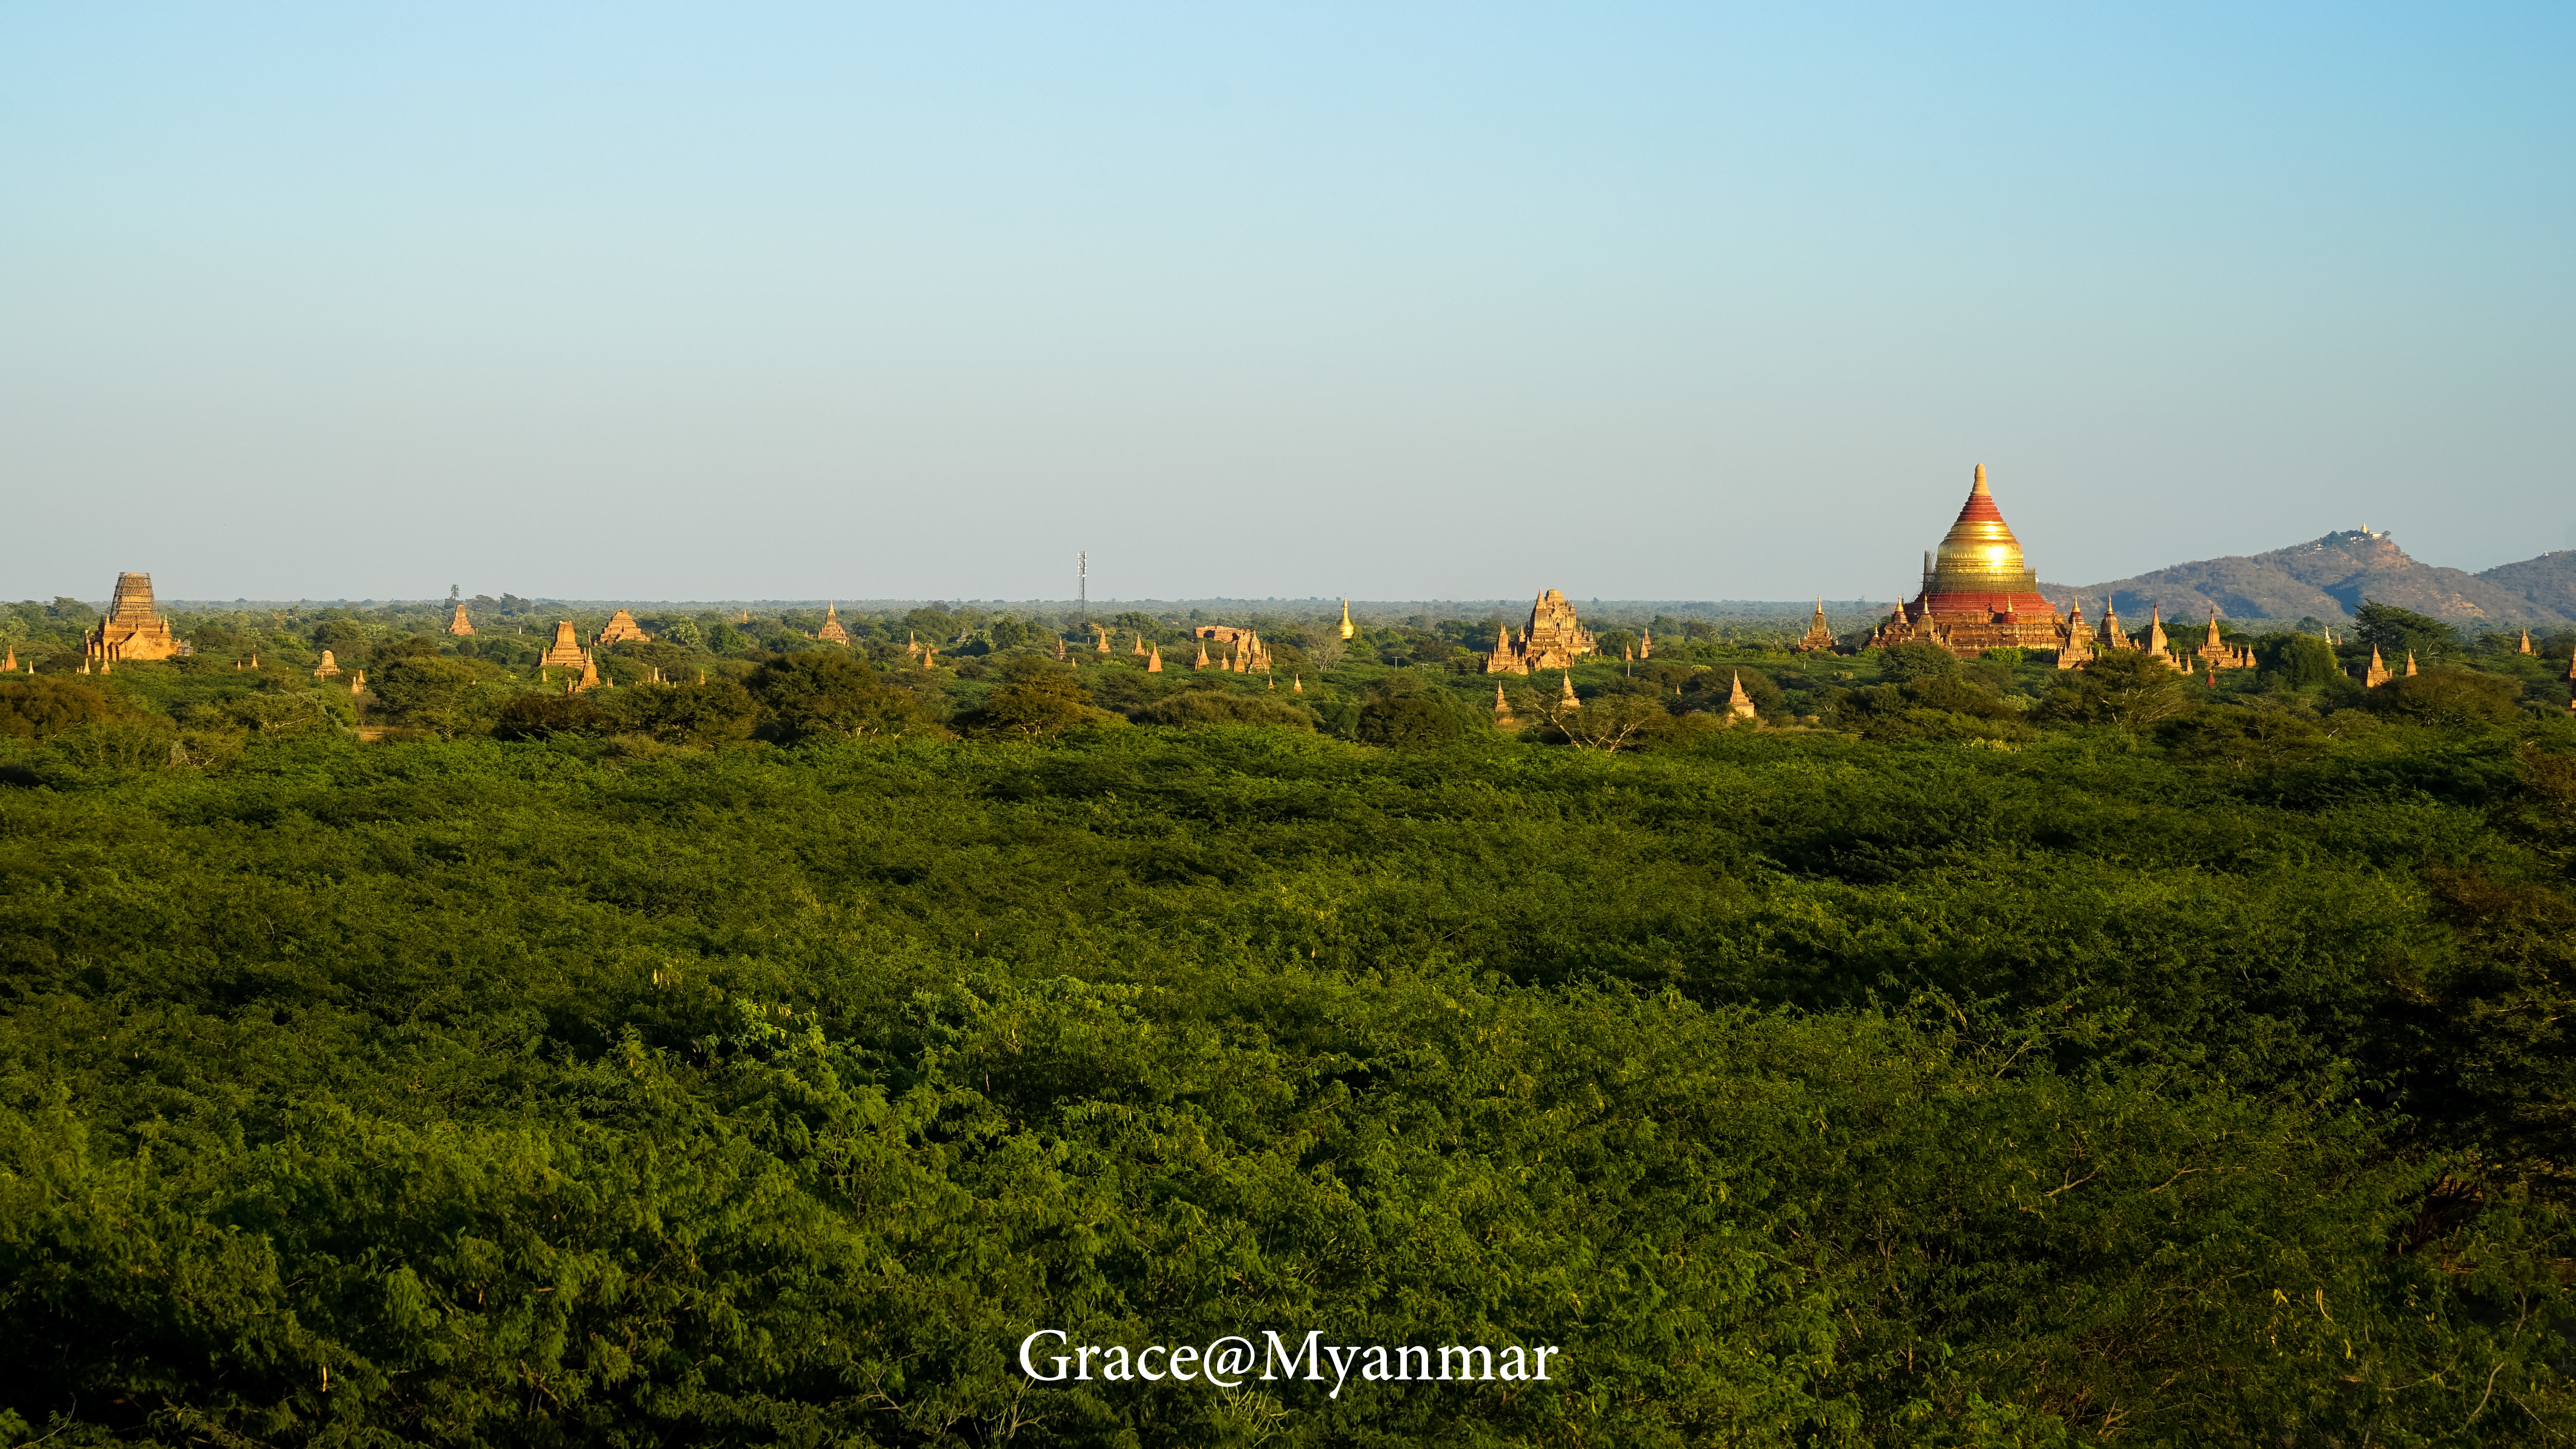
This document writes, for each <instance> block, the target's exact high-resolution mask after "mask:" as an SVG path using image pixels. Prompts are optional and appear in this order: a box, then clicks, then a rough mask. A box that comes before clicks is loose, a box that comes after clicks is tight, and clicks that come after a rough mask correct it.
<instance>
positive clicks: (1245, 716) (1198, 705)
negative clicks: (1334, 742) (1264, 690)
mask: <svg viewBox="0 0 2576 1449" xmlns="http://www.w3.org/2000/svg"><path fill="white" fill-rule="evenodd" d="M1135 719H1136V722H1137V723H1138V724H1156V725H1209V724H1252V725H1274V726H1277V727H1280V728H1282V729H1292V730H1311V729H1313V728H1314V727H1315V712H1314V711H1313V710H1311V709H1308V708H1307V707H1306V706H1304V705H1302V704H1294V703H1291V702H1289V701H1288V700H1284V699H1279V698H1275V697H1273V696H1271V695H1269V694H1243V693H1238V692H1237V691H1234V690H1231V689H1227V688H1224V687H1223V686H1219V687H1217V688H1214V689H1184V690H1180V691H1178V692H1177V693H1173V694H1167V695H1165V696H1163V697H1162V698H1161V699H1159V700H1156V701H1154V702H1153V703H1152V704H1149V705H1146V706H1145V707H1144V708H1143V709H1141V710H1139V711H1137V713H1136V715H1135Z"/></svg>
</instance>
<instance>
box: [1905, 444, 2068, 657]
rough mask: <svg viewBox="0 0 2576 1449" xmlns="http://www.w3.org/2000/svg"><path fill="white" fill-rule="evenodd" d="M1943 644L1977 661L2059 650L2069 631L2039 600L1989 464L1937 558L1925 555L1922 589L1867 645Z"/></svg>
mask: <svg viewBox="0 0 2576 1449" xmlns="http://www.w3.org/2000/svg"><path fill="white" fill-rule="evenodd" d="M1909 641H1912V642H1919V643H1925V644H1938V645H1940V646H1941V647H1943V648H1945V649H1947V650H1949V651H1950V652H1951V653H1953V654H1959V655H1964V656H1968V657H1974V656H1975V655H1976V654H1977V653H1979V652H1980V651H1982V650H1986V649H1998V648H2013V649H2055V648H2057V647H2059V646H2060V645H2062V644H2064V643H2065V642H2066V626H2065V624H2064V623H2063V622H2062V621H2060V620H2059V619H2058V617H2057V612H2056V610H2054V609H2052V608H2050V607H2049V603H2048V600H2047V599H2045V598H2043V597H2041V596H2040V592H2039V576H2038V575H2037V574H2036V573H2034V572H2033V571H2032V570H2031V567H2030V562H2029V560H2027V559H2025V558H2024V557H2022V552H2021V540H2019V539H2017V538H2014V537H2013V531H2012V527H2011V525H2009V524H2007V523H2005V522H2004V515H2003V511H2002V510H2001V509H1998V508H1997V507H1995V497H1994V495H1993V494H1992V493H1989V492H1987V491H1986V465H1985V464H1983V463H1980V464H1978V465H1977V481H1976V485H1975V486H1974V487H1972V488H1970V489H1969V490H1968V502H1967V505H1966V506H1965V507H1963V508H1961V509H1960V510H1959V521H1958V522H1956V523H1953V524H1951V525H1950V532H1949V533H1948V534H1947V535H1946V536H1944V537H1943V538H1942V540H1941V547H1940V549H1939V550H1938V551H1937V552H1935V553H1928V554H1925V555H1924V556H1923V589H1922V592H1921V593H1919V594H1917V595H1915V598H1914V601H1913V602H1912V603H1910V604H1907V605H1905V607H1904V608H1903V609H1902V610H1901V611H1900V612H1898V613H1895V614H1891V615H1889V616H1888V620H1887V622H1886V623H1884V624H1881V625H1880V626H1879V628H1878V632H1877V633H1876V634H1873V635H1871V636H1870V641H1869V642H1870V643H1871V644H1874V645H1879V646H1882V647H1883V646H1886V645H1889V644H1903V643H1907V642H1909Z"/></svg>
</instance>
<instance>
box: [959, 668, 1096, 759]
mask: <svg viewBox="0 0 2576 1449" xmlns="http://www.w3.org/2000/svg"><path fill="white" fill-rule="evenodd" d="M1111 721H1117V722H1119V723H1122V724H1123V723H1125V720H1124V718H1123V717H1122V716H1119V715H1115V714H1112V713H1110V712H1109V711H1107V710H1105V709H1095V708H1093V707H1092V704H1091V694H1090V692H1089V691H1087V690H1085V689H1084V688H1083V687H1082V681H1081V680H1079V679H1077V678H1075V677H1074V673H1073V671H1072V670H1071V669H1068V668H1066V667H1065V666H1064V665H1061V664H1058V663H1056V662H1055V661H1054V660H1052V659H1047V658H1044V657H1042V656H1039V655H1034V654H1022V655H1019V656H1017V657H1015V658H1013V659H1011V660H1010V661H1009V662H1007V663H1005V664H1004V665H1003V666H1002V682H1001V683H1000V684H999V685H996V686H995V687H994V689H993V692H992V693H990V694H987V695H985V696H984V702H983V704H982V705H980V706H979V707H977V708H976V709H975V710H974V711H972V712H971V713H969V714H967V715H966V716H965V717H964V718H963V719H961V720H960V721H959V722H960V723H961V724H963V725H965V726H966V727H967V728H968V729H969V730H972V731H974V732H975V733H977V734H985V735H998V736H1002V737H1005V738H1010V739H1024V740H1025V739H1038V738H1040V737H1042V736H1046V735H1052V734H1060V733H1062V732H1064V731H1065V730H1069V729H1072V728H1074V727H1076V726H1078V725H1087V724H1107V723H1110V722H1111Z"/></svg>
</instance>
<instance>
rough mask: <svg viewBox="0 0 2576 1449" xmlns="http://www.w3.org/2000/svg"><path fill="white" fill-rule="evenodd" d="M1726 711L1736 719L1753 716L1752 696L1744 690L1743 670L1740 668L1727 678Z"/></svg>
mask: <svg viewBox="0 0 2576 1449" xmlns="http://www.w3.org/2000/svg"><path fill="white" fill-rule="evenodd" d="M1726 712H1727V713H1728V714H1730V715H1733V716H1734V717H1735V718H1737V719H1751V718H1753V697H1752V696H1751V695H1749V694H1746V693H1745V692H1744V671H1743V670H1741V669H1739V670H1736V671H1735V672H1734V674H1732V675H1731V676H1729V677H1728V679H1727V682H1726Z"/></svg>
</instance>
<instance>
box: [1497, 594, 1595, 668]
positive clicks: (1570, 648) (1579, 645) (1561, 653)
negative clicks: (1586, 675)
mask: <svg viewBox="0 0 2576 1449" xmlns="http://www.w3.org/2000/svg"><path fill="white" fill-rule="evenodd" d="M1593 647H1594V646H1593V643H1592V634H1591V631H1589V630H1587V629H1585V628H1584V627H1583V625H1582V624H1581V623H1580V622H1579V621H1577V620H1576V619H1575V617H1574V606H1573V605H1572V604H1569V603H1567V602H1566V601H1565V591H1564V590H1563V589H1550V590H1548V591H1547V592H1546V593H1544V594H1541V595H1539V596H1538V600H1537V602H1535V603H1533V604H1531V605H1530V621H1529V627H1528V628H1525V629H1523V630H1521V632H1520V637H1518V638H1514V637H1512V633H1511V630H1510V629H1509V628H1508V627H1506V626H1504V625H1500V624H1497V625H1495V626H1494V650H1493V652H1492V653H1490V654H1488V655H1486V656H1485V672H1486V673H1487V674H1527V673H1529V672H1531V671H1532V670H1537V669H1571V668H1573V667H1574V661H1575V660H1576V659H1578V658H1580V657H1582V656H1583V655H1586V654H1590V653H1592V652H1593Z"/></svg>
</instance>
